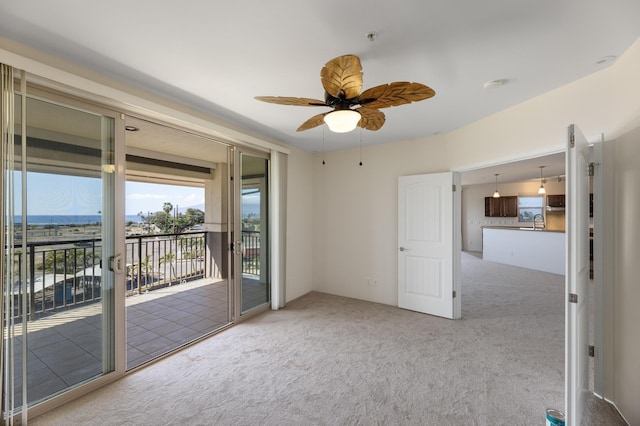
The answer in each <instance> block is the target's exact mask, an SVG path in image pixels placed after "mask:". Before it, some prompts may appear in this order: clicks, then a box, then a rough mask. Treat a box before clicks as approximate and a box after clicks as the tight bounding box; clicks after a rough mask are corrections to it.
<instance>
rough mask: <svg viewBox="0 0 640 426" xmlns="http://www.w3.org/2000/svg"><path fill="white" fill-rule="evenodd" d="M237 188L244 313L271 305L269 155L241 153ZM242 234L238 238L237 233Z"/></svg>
mask: <svg viewBox="0 0 640 426" xmlns="http://www.w3.org/2000/svg"><path fill="white" fill-rule="evenodd" d="M238 162H239V167H238V173H239V176H240V179H239V185H238V187H237V191H236V197H237V198H238V201H237V203H236V206H237V207H236V208H237V211H238V214H237V215H236V230H235V235H236V242H235V254H236V265H237V266H236V271H239V272H240V273H239V274H236V282H238V284H237V285H238V287H239V292H238V293H239V303H238V304H237V305H236V309H237V310H239V312H240V315H241V316H242V315H245V314H247V313H249V312H253V311H256V310H262V309H259V308H267V307H268V306H269V303H270V302H271V279H270V277H271V274H270V270H269V214H268V212H269V159H268V158H266V157H262V156H260V155H257V154H249V153H246V152H240V153H239V158H238ZM238 235H239V236H240V238H238V237H237V236H238Z"/></svg>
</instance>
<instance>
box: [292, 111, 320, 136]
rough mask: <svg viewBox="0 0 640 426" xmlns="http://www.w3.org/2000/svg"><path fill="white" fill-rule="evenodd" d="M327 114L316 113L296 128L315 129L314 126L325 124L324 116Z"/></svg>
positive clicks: (301, 129) (299, 129)
mask: <svg viewBox="0 0 640 426" xmlns="http://www.w3.org/2000/svg"><path fill="white" fill-rule="evenodd" d="M327 114H328V113H324V114H318V115H314V116H313V117H311V118H310V119H308V120H307V121H305V122H304V123H302V124H301V125H300V127H298V128H297V129H296V132H302V131H304V130H309V129H313V128H314V127H318V126H320V125H322V124H324V116H325V115H327Z"/></svg>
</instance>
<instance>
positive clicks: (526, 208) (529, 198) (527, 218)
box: [518, 195, 544, 222]
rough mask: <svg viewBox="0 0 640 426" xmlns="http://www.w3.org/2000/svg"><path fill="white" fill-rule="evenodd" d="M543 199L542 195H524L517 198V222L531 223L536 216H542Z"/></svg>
mask: <svg viewBox="0 0 640 426" xmlns="http://www.w3.org/2000/svg"><path fill="white" fill-rule="evenodd" d="M543 206H544V197H543V196H542V195H525V196H519V197H518V221H519V222H533V219H534V218H535V217H536V215H542V212H543V208H544V207H543Z"/></svg>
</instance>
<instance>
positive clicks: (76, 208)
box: [14, 173, 260, 215]
mask: <svg viewBox="0 0 640 426" xmlns="http://www.w3.org/2000/svg"><path fill="white" fill-rule="evenodd" d="M14 176H15V187H16V188H18V190H17V191H16V195H15V205H16V213H17V214H20V211H21V190H20V189H19V188H20V186H21V179H20V174H19V173H16V174H15V175H14ZM27 179H28V182H27V185H28V190H27V208H28V212H29V214H30V215H95V214H99V212H101V211H102V181H101V180H100V179H98V178H89V177H80V176H69V175H59V174H46V173H28V176H27ZM249 192H254V191H249ZM242 201H243V203H244V204H245V205H246V204H251V205H258V204H259V203H260V196H259V195H258V194H256V193H251V194H248V195H244V196H243V197H242ZM165 202H169V203H171V204H173V206H174V207H175V206H178V207H179V208H180V211H184V209H186V208H187V207H196V208H200V209H203V210H204V188H196V187H186V186H173V185H160V184H152V183H140V182H126V201H125V214H126V215H137V214H138V213H139V212H143V214H144V215H147V214H148V213H149V212H151V213H155V212H157V211H160V210H162V206H163V205H164V203H165Z"/></svg>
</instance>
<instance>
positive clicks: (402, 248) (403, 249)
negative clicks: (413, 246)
mask: <svg viewBox="0 0 640 426" xmlns="http://www.w3.org/2000/svg"><path fill="white" fill-rule="evenodd" d="M407 250H409V249H408V248H406V247H400V251H407Z"/></svg>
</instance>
